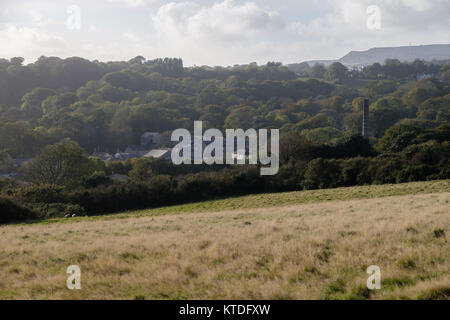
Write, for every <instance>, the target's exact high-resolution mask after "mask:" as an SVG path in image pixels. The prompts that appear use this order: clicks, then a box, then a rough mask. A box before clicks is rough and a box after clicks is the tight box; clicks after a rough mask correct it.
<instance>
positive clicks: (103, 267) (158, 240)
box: [0, 181, 450, 299]
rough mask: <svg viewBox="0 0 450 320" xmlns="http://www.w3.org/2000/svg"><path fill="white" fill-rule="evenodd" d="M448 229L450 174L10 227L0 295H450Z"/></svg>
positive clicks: (2, 241)
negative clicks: (373, 282) (372, 285)
mask: <svg viewBox="0 0 450 320" xmlns="http://www.w3.org/2000/svg"><path fill="white" fill-rule="evenodd" d="M449 232H450V181H436V182H423V183H410V184H401V185H386V186H367V187H355V188H341V189H333V190H317V191H302V192H291V193H282V194H267V195H254V196H246V197H240V198H232V199H224V200H215V201H208V202H203V203H195V204H188V205H182V206H174V207H167V208H160V209H153V210H144V211H135V212H127V213H123V214H116V215H109V216H103V217H89V218H73V219H54V220H49V221H45V222H39V223H29V224H16V225H6V226H0V299H88V298H89V299H103V298H106V299H386V298H388V299H450V260H449V259H450V244H449V242H448V235H449ZM69 265H79V266H80V268H81V272H82V275H81V283H82V284H81V285H82V288H81V290H68V289H67V288H66V279H67V276H68V275H67V274H66V269H67V267H68V266H69ZM369 265H378V266H379V267H380V268H381V278H382V288H381V290H375V291H370V290H368V289H367V287H366V281H367V278H368V276H369V275H368V274H367V273H366V268H367V267H368V266H369Z"/></svg>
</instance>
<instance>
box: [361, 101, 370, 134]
mask: <svg viewBox="0 0 450 320" xmlns="http://www.w3.org/2000/svg"><path fill="white" fill-rule="evenodd" d="M369 124H370V122H369V99H364V107H363V127H362V136H363V137H364V138H367V139H369V135H370V127H369Z"/></svg>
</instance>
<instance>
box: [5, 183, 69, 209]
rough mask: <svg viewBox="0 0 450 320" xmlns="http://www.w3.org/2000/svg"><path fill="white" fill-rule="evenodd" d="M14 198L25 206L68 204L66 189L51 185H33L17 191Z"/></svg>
mask: <svg viewBox="0 0 450 320" xmlns="http://www.w3.org/2000/svg"><path fill="white" fill-rule="evenodd" d="M13 197H14V199H15V200H17V201H20V202H22V203H25V204H27V203H28V204H29V203H66V202H68V200H67V196H66V194H65V192H64V188H63V187H60V186H56V185H51V184H42V185H31V186H27V187H23V188H20V189H17V191H16V192H15V194H14V196H13Z"/></svg>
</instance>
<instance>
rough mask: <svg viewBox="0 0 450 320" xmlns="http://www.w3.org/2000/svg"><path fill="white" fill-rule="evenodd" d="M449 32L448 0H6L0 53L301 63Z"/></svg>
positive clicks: (0, 5)
mask: <svg viewBox="0 0 450 320" xmlns="http://www.w3.org/2000/svg"><path fill="white" fill-rule="evenodd" d="M373 6H376V7H375V9H377V8H379V17H380V19H378V11H377V10H375V9H374V7H373ZM378 22H379V23H380V24H378ZM378 26H379V28H378ZM449 30H450V1H449V0H320V1H319V0H258V1H256V0H254V1H247V0H215V1H207V0H191V1H189V0H187V1H176V0H172V1H163V0H96V1H93V0H54V1H49V0H0V57H5V58H10V57H13V56H22V57H24V58H25V59H26V61H27V62H33V61H34V60H35V59H36V58H38V57H39V56H42V55H44V56H59V57H64V58H65V57H70V56H81V57H85V58H88V59H91V60H94V59H98V60H102V61H110V60H129V59H130V58H132V57H135V56H137V55H143V56H144V57H146V58H147V59H152V58H157V57H181V58H183V60H184V62H185V65H187V66H190V65H204V64H207V65H225V66H227V65H234V64H243V63H249V62H253V61H255V62H258V63H266V62H267V61H281V62H283V63H292V62H301V61H304V60H309V59H334V58H339V57H341V56H343V55H345V54H346V53H348V52H349V51H351V50H366V49H369V48H371V47H382V46H401V45H409V44H412V45H421V44H435V43H450V32H449Z"/></svg>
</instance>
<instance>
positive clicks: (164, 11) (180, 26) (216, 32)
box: [153, 0, 284, 41]
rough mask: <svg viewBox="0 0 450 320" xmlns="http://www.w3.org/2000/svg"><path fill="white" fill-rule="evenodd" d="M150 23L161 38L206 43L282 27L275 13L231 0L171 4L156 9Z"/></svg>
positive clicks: (237, 38) (278, 29)
mask: <svg viewBox="0 0 450 320" xmlns="http://www.w3.org/2000/svg"><path fill="white" fill-rule="evenodd" d="M153 23H154V26H155V29H156V31H157V32H158V33H160V34H162V35H163V37H167V36H169V37H172V38H180V37H183V38H189V39H193V40H208V41H235V40H243V39H248V38H250V37H253V36H258V35H261V34H263V33H267V32H271V31H280V30H282V29H283V28H284V21H283V19H282V17H281V15H280V14H278V13H277V12H274V11H267V10H264V9H263V8H261V7H259V6H258V5H257V4H256V3H254V2H247V3H244V4H238V3H236V2H235V1H233V0H225V1H223V2H220V3H215V4H213V5H212V6H199V5H197V4H196V3H194V2H181V3H174V2H172V3H169V4H166V5H163V6H162V7H160V8H159V10H158V12H157V13H156V15H155V16H154V17H153Z"/></svg>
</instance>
